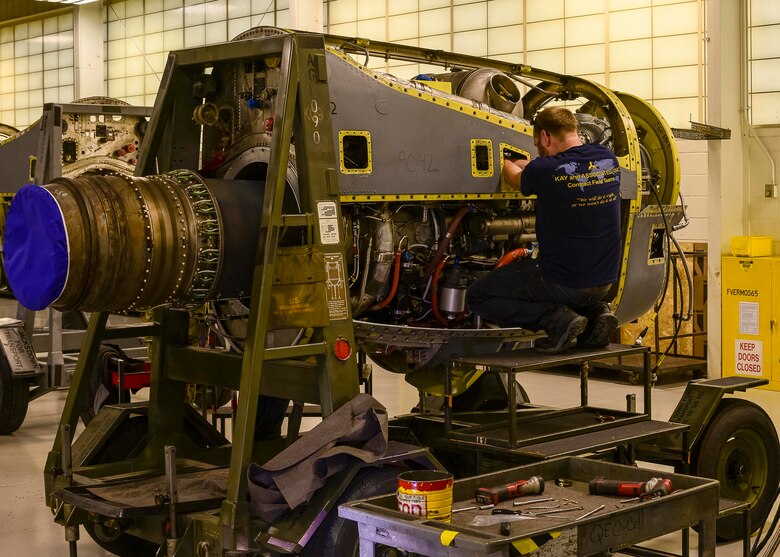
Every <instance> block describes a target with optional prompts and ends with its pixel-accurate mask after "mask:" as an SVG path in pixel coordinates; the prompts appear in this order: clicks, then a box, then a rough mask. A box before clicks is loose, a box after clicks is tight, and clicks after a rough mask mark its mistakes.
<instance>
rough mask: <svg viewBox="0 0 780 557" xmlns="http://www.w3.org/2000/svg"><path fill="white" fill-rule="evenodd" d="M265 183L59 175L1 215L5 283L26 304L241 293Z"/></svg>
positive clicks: (181, 301) (123, 307)
mask: <svg viewBox="0 0 780 557" xmlns="http://www.w3.org/2000/svg"><path fill="white" fill-rule="evenodd" d="M263 191H264V183H263V182H257V181H251V182H250V181H238V180H212V179H203V178H201V177H200V176H199V175H197V174H196V173H194V172H191V171H186V170H183V171H174V172H171V173H168V174H163V175H158V176H148V177H143V178H141V177H136V178H134V177H129V176H120V175H108V176H82V177H80V178H73V179H69V178H59V179H57V180H55V181H54V182H52V183H51V184H48V185H46V186H43V187H39V186H25V187H24V188H22V189H21V190H20V191H19V192H18V193H17V194H16V197H15V199H14V201H13V203H12V205H11V208H10V210H9V213H8V220H7V224H6V238H5V255H6V260H5V261H6V270H7V272H8V279H9V283H10V285H11V288H12V289H13V291H14V293H15V294H16V296H17V298H18V299H19V301H20V302H21V303H22V304H23V305H24V306H25V307H27V308H29V309H32V310H41V309H43V308H45V307H48V306H51V307H53V308H55V309H58V310H61V311H68V310H76V309H78V310H82V311H110V312H121V311H127V310H135V309H146V308H150V307H154V306H158V305H162V304H173V305H199V304H202V303H203V302H205V301H208V300H212V299H217V298H234V297H241V296H245V295H246V296H248V295H249V291H250V288H251V280H252V273H253V261H254V259H255V257H254V256H255V253H256V251H257V235H258V227H259V223H260V215H261V213H262V204H263Z"/></svg>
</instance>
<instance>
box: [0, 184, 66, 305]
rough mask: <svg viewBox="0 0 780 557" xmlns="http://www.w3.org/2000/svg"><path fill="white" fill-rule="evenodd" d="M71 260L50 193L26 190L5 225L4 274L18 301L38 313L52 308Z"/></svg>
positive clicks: (17, 197) (29, 187)
mask: <svg viewBox="0 0 780 557" xmlns="http://www.w3.org/2000/svg"><path fill="white" fill-rule="evenodd" d="M69 259H70V258H69V250H68V235H67V233H66V231H65V222H64V220H63V217H62V212H61V211H60V206H59V204H58V203H57V201H56V200H55V199H54V196H52V194H51V193H50V192H49V191H48V190H47V189H45V188H42V187H40V186H33V185H27V186H24V187H23V188H22V189H20V190H19V191H18V192H17V194H16V195H15V196H14V200H13V202H12V203H11V207H10V209H9V210H8V217H7V219H6V224H5V272H6V275H7V276H8V284H9V286H10V287H11V290H12V291H13V293H14V296H16V299H17V300H19V302H21V304H22V305H23V306H24V307H26V308H28V309H31V310H35V311H37V310H41V309H44V308H46V307H48V306H49V305H51V304H52V303H53V302H54V301H55V300H57V298H59V296H60V294H61V293H62V291H63V289H64V288H65V283H66V281H67V279H68V262H69Z"/></svg>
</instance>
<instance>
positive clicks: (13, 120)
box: [0, 13, 74, 129]
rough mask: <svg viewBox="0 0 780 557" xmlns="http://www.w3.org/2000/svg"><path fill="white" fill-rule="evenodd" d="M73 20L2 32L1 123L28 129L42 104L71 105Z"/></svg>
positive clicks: (61, 19)
mask: <svg viewBox="0 0 780 557" xmlns="http://www.w3.org/2000/svg"><path fill="white" fill-rule="evenodd" d="M73 76H74V71H73V15H72V14H70V13H68V14H63V15H59V16H52V17H46V18H42V19H37V20H33V21H29V22H25V23H19V24H16V25H7V26H5V27H0V123H3V124H6V125H9V126H14V127H16V128H20V129H21V128H25V127H27V126H29V125H30V124H32V123H33V122H35V121H36V120H37V119H38V118H40V116H41V110H42V108H43V105H44V103H49V102H72V101H73V100H74V98H73V95H74V92H73V91H74V88H73Z"/></svg>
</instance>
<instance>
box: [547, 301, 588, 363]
mask: <svg viewBox="0 0 780 557" xmlns="http://www.w3.org/2000/svg"><path fill="white" fill-rule="evenodd" d="M587 324H588V320H587V319H586V318H585V317H583V316H582V315H579V314H578V313H576V312H575V311H572V310H571V309H569V308H568V307H567V308H565V309H564V310H563V313H562V314H561V316H560V317H559V318H558V319H557V320H556V321H555V323H553V325H552V327H550V328H549V329H547V338H540V339H539V340H537V341H536V342H535V343H534V348H535V349H536V351H537V352H541V353H543V354H558V353H560V352H563V351H564V350H566V349H567V348H571V347H572V346H574V344H575V343H576V342H577V335H579V334H580V333H582V331H583V330H584V329H585V327H586V326H587Z"/></svg>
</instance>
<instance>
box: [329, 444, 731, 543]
mask: <svg viewBox="0 0 780 557" xmlns="http://www.w3.org/2000/svg"><path fill="white" fill-rule="evenodd" d="M531 476H542V477H543V478H544V480H545V490H544V493H543V494H540V495H528V496H526V497H525V498H528V499H530V498H533V499H536V498H542V497H552V498H553V499H554V501H552V502H548V503H540V505H544V506H554V505H555V504H559V505H561V506H560V507H559V508H560V509H561V513H560V515H558V516H566V517H568V518H552V516H551V515H540V516H538V517H537V518H529V519H527V520H525V519H524V520H515V521H512V522H510V524H509V532H508V533H507V532H506V530H504V532H505V533H504V534H502V533H501V525H500V523H499V524H492V525H487V526H481V525H474V524H473V521H474V519H475V518H477V517H478V516H481V517H491V516H492V515H491V512H492V509H486V510H480V509H479V508H477V509H472V510H466V511H463V512H455V513H453V515H452V522H451V523H444V522H438V521H435V520H429V519H427V518H423V517H419V516H412V515H408V514H404V513H401V512H400V511H398V509H397V504H396V498H395V494H392V495H383V496H380V497H373V498H370V499H365V500H362V501H354V502H350V503H346V504H344V505H341V506H340V507H339V515H340V516H341V517H343V518H346V519H349V520H353V521H355V522H357V524H358V533H359V537H360V557H374V556H375V555H379V554H380V553H379V552H377V553H375V545H380V546H385V547H391V548H396V549H401V550H405V551H409V552H413V553H415V554H418V555H424V556H427V557H440V556H447V557H466V556H476V555H492V556H516V555H526V554H529V553H532V552H533V551H535V550H537V549H538V550H539V552H538V553H533V555H534V556H537V555H539V556H542V555H544V556H551V557H552V556H573V555H577V556H587V555H594V554H598V553H601V552H605V551H609V552H613V551H618V550H619V549H621V548H626V547H630V546H633V545H635V544H637V543H639V542H642V541H646V540H649V539H652V538H655V537H658V536H661V535H664V534H667V533H670V532H674V531H677V530H682V529H685V528H688V527H690V526H693V525H696V524H698V527H699V538H698V540H699V541H698V550H699V555H700V556H701V557H713V556H714V555H715V520H716V516H717V513H718V489H719V488H718V482H717V481H716V480H711V479H706V478H698V477H693V476H684V475H679V474H671V473H668V472H659V471H655V470H650V469H640V468H636V467H633V466H625V465H620V464H613V463H607V462H602V461H596V460H588V459H583V458H577V457H564V458H557V459H552V460H546V461H542V462H538V463H534V464H529V465H525V466H520V467H517V468H513V469H509V470H503V471H500V472H494V473H491V474H486V475H483V476H477V477H472V478H467V479H463V480H457V481H456V482H455V483H454V486H453V509H454V510H456V509H459V508H464V507H473V506H474V505H476V503H475V499H474V494H475V490H476V488H478V487H496V486H499V485H503V484H507V483H510V482H516V481H517V480H520V479H528V478H530V477H531ZM661 476H663V477H664V478H669V479H671V481H672V486H673V490H674V491H673V492H672V493H671V494H669V495H666V496H664V497H658V498H655V499H648V500H645V501H634V502H621V501H624V500H625V497H622V496H615V497H609V496H597V495H589V494H588V482H589V481H590V480H592V479H594V478H597V477H605V478H609V479H618V480H625V481H647V480H649V479H651V478H653V477H661ZM556 480H565V481H561V482H559V483H561V485H557V483H556ZM568 482H571V483H570V485H569V483H568ZM522 499H523V498H519V499H515V500H514V501H521V500H522ZM571 501H574V502H575V503H576V504H577V505H578V506H581V507H582V508H581V509H579V508H578V507H570V509H571V510H567V508H566V507H567V505H572V504H574V503H571ZM601 505H604V507H603V508H600V507H601ZM496 508H504V509H520V510H522V509H523V508H524V507H522V506H521V507H514V506H513V501H512V500H510V501H503V502H501V503H499V504H498V505H497V506H496ZM594 509H599V510H597V511H595V512H593V513H591V514H589V515H588V516H583V515H586V514H588V513H590V511H593V510H594ZM536 512H539V511H536ZM507 516H508V515H507ZM501 517H502V518H503V517H504V515H501ZM496 518H498V517H496ZM480 520H485V519H484V518H482V519H480ZM644 551H648V552H649V553H643V554H652V553H653V551H652V550H646V549H645V550H644ZM683 552H684V553H687V547H684V548H683ZM658 554H659V555H660V554H661V553H658ZM664 555H669V554H668V553H664Z"/></svg>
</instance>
